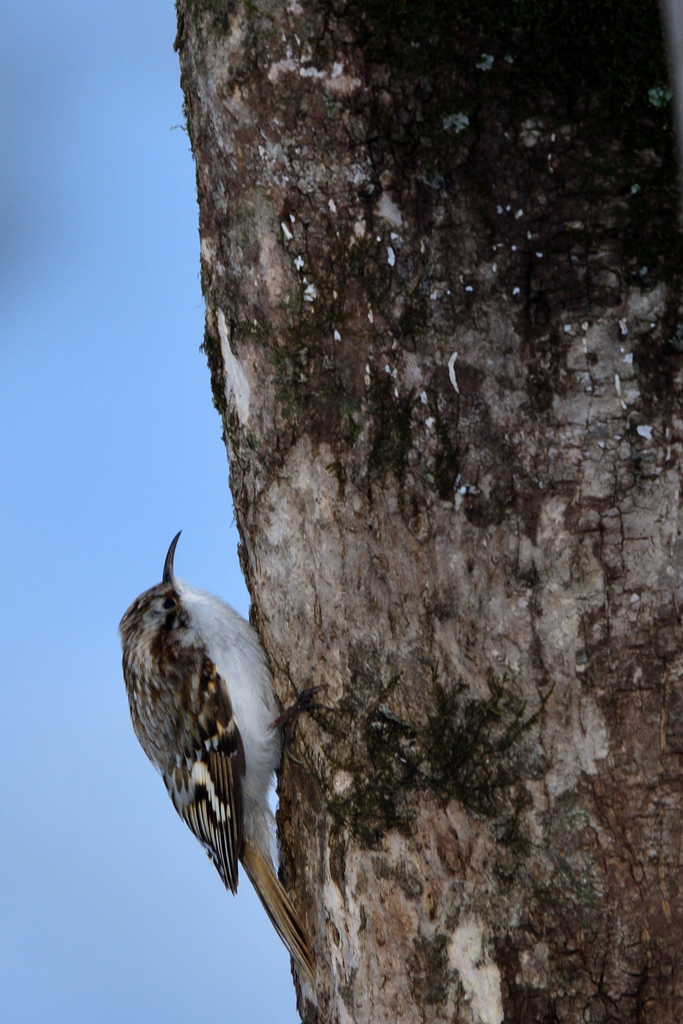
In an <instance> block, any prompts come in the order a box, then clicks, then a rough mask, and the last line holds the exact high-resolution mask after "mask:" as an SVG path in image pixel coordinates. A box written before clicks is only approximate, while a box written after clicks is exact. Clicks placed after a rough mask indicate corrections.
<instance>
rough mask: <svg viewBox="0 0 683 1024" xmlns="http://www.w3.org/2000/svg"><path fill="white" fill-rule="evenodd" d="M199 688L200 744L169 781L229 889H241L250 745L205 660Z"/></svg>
mask: <svg viewBox="0 0 683 1024" xmlns="http://www.w3.org/2000/svg"><path fill="white" fill-rule="evenodd" d="M198 682H199V686H198V688H196V687H194V688H193V689H194V694H193V696H195V697H196V700H197V702H198V703H197V707H198V712H199V713H198V716H197V730H196V743H194V744H193V745H194V749H193V750H192V751H191V752H190V751H188V757H187V762H188V763H189V766H188V767H176V768H174V769H173V770H172V771H171V772H170V773H169V774H168V775H167V776H166V777H165V779H164V781H165V782H166V786H167V789H168V791H169V793H170V796H171V799H172V800H173V804H174V806H175V809H176V810H177V812H178V814H179V815H180V817H181V818H182V819H183V821H184V822H185V823H186V824H187V825H189V827H190V828H191V829H192V831H193V832H194V834H195V835H196V837H197V839H198V840H199V841H200V843H201V844H202V846H203V847H204V849H205V850H206V852H207V853H208V855H209V857H210V858H211V860H212V861H213V863H214V865H215V866H216V869H217V870H218V873H219V874H220V876H221V878H222V879H223V882H224V884H225V886H226V888H228V889H230V891H231V892H233V893H234V892H237V880H238V864H239V858H240V857H241V855H242V847H243V842H244V839H243V834H242V823H243V817H242V778H243V776H244V767H245V766H244V749H243V747H242V737H241V736H240V733H239V729H238V728H237V724H236V722H235V719H234V717H233V713H232V706H231V704H230V698H229V697H228V694H227V690H226V687H225V685H224V683H223V681H222V679H221V677H220V676H219V675H218V672H217V671H216V666H215V665H214V664H213V662H212V661H211V660H210V659H209V658H204V660H203V663H202V666H201V673H200V678H199V681H198Z"/></svg>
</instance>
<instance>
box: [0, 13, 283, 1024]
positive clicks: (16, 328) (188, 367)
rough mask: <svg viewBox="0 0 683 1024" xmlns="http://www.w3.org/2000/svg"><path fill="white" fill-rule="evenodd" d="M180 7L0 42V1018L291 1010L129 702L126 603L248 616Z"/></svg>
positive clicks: (82, 20) (147, 1021) (87, 17)
mask: <svg viewBox="0 0 683 1024" xmlns="http://www.w3.org/2000/svg"><path fill="white" fill-rule="evenodd" d="M174 35H175V18H174V10H173V2H172V0H97V2H96V3H93V2H92V0H10V2H9V3H6V4H5V5H4V7H3V29H2V34H1V35H0V137H1V138H2V143H1V145H0V579H1V580H2V590H1V591H0V593H1V597H0V601H1V603H2V607H1V609H0V623H1V625H0V652H1V661H0V664H1V666H2V681H1V686H0V750H1V751H2V762H3V770H2V774H1V775H0V785H1V786H2V826H1V828H0V1021H2V1022H3V1024H4V1022H5V1021H7V1022H8V1024H10V1022H11V1024H109V1022H111V1024H124V1022H125V1024H136V1022H144V1024H157V1022H158V1024H188V1022H190V1021H202V1024H214V1022H215V1024H219V1022H221V1024H223V1022H226V1024H241V1022H245V1024H259V1022H264V1024H266V1022H267V1024H293V1022H294V1021H296V1020H297V1019H298V1018H297V1015H296V1011H295V1004H294V995H293V989H292V987H291V980H290V972H289V959H288V957H287V955H286V953H285V951H284V949H283V948H282V947H281V945H280V943H279V940H278V939H277V938H276V936H275V934H274V933H273V931H272V929H271V928H270V925H269V924H268V922H267V920H266V918H265V915H264V914H263V912H262V910H261V908H260V905H259V904H258V902H257V900H256V897H255V896H254V895H253V893H252V891H251V890H250V888H249V884H248V882H247V881H246V880H245V879H243V880H242V883H241V887H240V893H239V895H238V896H237V897H236V898H232V897H231V896H229V895H228V894H227V893H226V892H225V890H224V889H223V887H222V885H221V882H220V880H219V878H218V875H217V874H216V872H215V870H214V869H213V868H212V867H211V865H210V864H209V862H208V860H207V858H206V856H205V854H204V853H203V852H202V850H201V848H200V846H199V844H198V843H197V842H196V840H195V839H194V838H193V837H192V836H191V835H190V833H189V831H188V830H187V829H186V827H185V826H184V825H183V824H182V823H181V822H180V820H179V819H177V818H176V815H175V812H174V811H173V808H172V806H171V803H170V801H169V800H168V797H167V796H166V793H165V790H164V787H163V784H162V782H161V780H160V778H159V777H158V776H157V775H156V773H155V772H154V770H153V769H152V767H151V765H149V763H148V762H147V760H146V758H145V756H144V754H143V753H142V751H141V750H140V749H139V747H138V745H137V741H136V740H135V737H134V735H133V731H132V729H131V726H130V722H129V719H128V708H127V703H126V698H125V691H124V687H123V681H122V678H121V669H120V653H119V644H118V637H117V625H118V621H119V619H120V617H121V615H122V613H123V611H124V610H125V609H126V607H127V605H128V604H129V603H130V601H131V600H132V599H133V598H134V597H135V596H136V595H137V594H138V593H139V592H140V591H141V590H143V589H146V588H147V587H148V586H150V585H152V584H153V583H155V582H157V581H158V580H159V578H160V575H161V569H162V565H163V559H164V555H165V552H166V548H167V546H168V544H169V542H170V540H171V538H172V537H173V535H174V533H175V532H176V531H177V530H179V529H181V528H182V530H183V536H182V538H181V542H180V545H179V548H178V552H177V555H176V568H177V571H178V573H179V575H181V576H183V577H184V578H185V579H187V580H188V581H189V582H191V583H193V584H195V585H197V586H202V587H205V588H207V589H210V590H213V591H214V592H217V593H219V594H221V595H222V596H223V597H225V598H226V599H227V600H228V601H230V602H231V603H232V604H233V605H235V607H237V608H238V610H240V611H241V612H242V613H243V614H245V613H246V611H247V608H248V597H247V593H246V590H245V587H244V584H243V581H242V579H241V577H240V573H239V568H238V563H237V558H236V550H235V549H236V543H237V535H236V531H235V529H234V526H233V525H232V510H231V504H230V498H229V492H228V480H227V478H228V469H227V463H226V459H225V451H224V448H223V445H222V442H221V440H220V422H219V418H218V415H217V414H216V412H215V411H214V410H213V408H212V406H211V397H210V389H209V378H208V371H207V369H206V364H205V360H204V357H203V355H202V354H201V353H200V352H199V345H200V343H201V338H202V325H203V308H202V298H201V294H200V289H199V281H198V266H199V265H198V237H197V208H196V202H195V186H194V168H193V165H192V160H191V156H190V153H189V150H188V140H187V136H186V134H185V133H184V132H183V131H182V130H180V129H176V130H171V128H172V126H173V125H178V124H179V123H180V122H181V120H182V115H181V99H182V98H181V93H180V88H179V83H178V79H179V72H178V63H177V57H176V55H175V54H174V52H173V49H172V43H173V38H174Z"/></svg>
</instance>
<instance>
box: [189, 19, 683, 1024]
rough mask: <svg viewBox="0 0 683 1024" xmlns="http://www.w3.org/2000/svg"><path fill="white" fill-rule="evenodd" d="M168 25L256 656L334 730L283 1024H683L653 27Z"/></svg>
mask: <svg viewBox="0 0 683 1024" xmlns="http://www.w3.org/2000/svg"><path fill="white" fill-rule="evenodd" d="M596 12H597V13H596ZM178 14H179V33H178V40H177V47H178V49H179V52H180V57H181V65H182V78H183V86H184V90H185V97H186V107H187V118H188V128H189V132H190V136H191V140H192V146H193V150H194V155H195V159H196V165H197V187H198V194H199V210H200V233H201V252H202V281H203V289H204V295H205V298H206V337H205V349H206V352H207V356H208V359H209V364H210V367H211V371H212V382H213V395H214V401H215V404H216V406H217V408H218V410H219V411H220V413H221V415H222V418H223V423H224V429H225V439H226V444H227V447H228V453H229V458H230V467H231V486H232V492H233V497H234V504H235V515H236V518H237V523H238V526H239V530H240V535H241V539H242V544H241V557H242V566H243V569H244V573H245V576H246V580H247V584H248V586H249V590H250V593H251V596H252V600H253V617H254V621H255V623H256V625H257V626H258V628H259V630H260V633H261V636H262V638H263V641H264V644H265V646H266V649H267V651H268V654H269V656H270V659H271V662H272V666H273V670H274V674H275V678H276V684H277V687H278V691H279V694H280V696H281V698H282V700H283V702H284V703H290V702H291V700H292V699H293V697H294V694H295V692H297V691H300V690H301V689H303V688H304V687H307V686H310V685H313V684H325V685H326V686H327V691H326V693H325V702H326V703H327V704H328V705H329V707H330V708H331V709H332V710H329V711H319V712H316V713H315V714H314V715H313V717H312V718H309V719H308V720H306V721H304V722H302V723H301V728H300V732H299V737H298V741H297V744H296V751H297V754H298V756H299V757H300V758H301V760H302V762H303V764H302V765H301V766H298V765H296V764H294V763H290V762H289V761H287V762H286V763H285V765H284V768H283V772H282V777H281V780H280V814H279V826H280V830H281V840H282V849H283V854H282V860H283V864H282V871H283V878H284V880H285V882H286V884H287V887H288V888H289V890H290V892H291V893H292V898H293V900H294V902H295V903H296V905H297V906H298V907H300V908H301V912H302V915H303V918H304V919H305V922H306V926H307V928H308V930H309V932H310V935H311V940H312V943H313V945H314V948H315V954H316V960H317V964H318V975H317V981H316V985H315V988H312V987H310V986H309V985H307V984H306V983H305V982H301V981H299V983H298V984H299V988H298V991H299V1007H300V1011H301V1015H302V1019H303V1020H304V1021H305V1022H307V1024H309V1022H310V1024H312V1022H325V1024H345V1022H350V1021H354V1022H373V1024H375V1022H381V1021H387V1022H392V1024H394V1022H401V1024H403V1022H413V1021H420V1022H423V1021H442V1020H448V1021H455V1022H467V1024H469V1022H483V1024H500V1022H501V1021H503V1020H505V1021H506V1022H508V1024H510V1022H548V1024H550V1022H560V1021H561V1022H563V1024H564V1022H567V1024H570V1022H571V1024H575V1022H576V1024H578V1022H579V1021H581V1022H585V1021H614V1022H619V1024H628V1022H645V1021H647V1022H661V1024H665V1022H666V1024H670V1022H673V1021H675V1020H681V1019H683V971H682V965H681V956H682V953H681V939H682V937H683V931H682V923H683V917H682V914H683V902H682V899H681V886H680V871H681V861H682V858H683V849H682V840H681V834H682V833H681V802H682V801H681V792H682V783H683V775H682V772H681V754H682V753H683V689H682V683H681V671H682V667H683V662H682V651H683V643H682V635H681V620H680V614H679V613H680V605H681V603H682V602H683V540H682V539H681V514H680V512H679V495H680V488H681V450H682V448H681V445H682V441H683V419H682V417H681V390H682V388H683V355H682V354H681V353H682V352H683V325H681V321H683V315H681V313H680V310H679V294H680V292H679V286H680V277H681V245H680V239H679V234H678V226H677V212H676V211H677V201H678V195H677V187H676V180H675V170H674V163H673V143H672V131H671V125H670V119H669V110H668V92H667V83H666V70H665V64H664V60H663V57H662V50H661V44H660V39H659V35H660V29H659V25H658V21H657V9H656V6H655V5H653V4H652V3H649V2H647V0H624V2H621V3H616V0H614V2H608V0H606V2H605V3H603V4H600V5H593V4H591V3H590V2H589V0H574V2H571V3H570V2H569V0H551V2H549V3H547V4H543V5H538V4H537V3H535V2H534V0H519V2H518V3H516V4H505V3H502V4H501V3H500V0H496V3H493V2H491V0H482V2H481V3H479V4H476V5H472V6H468V5H467V4H466V3H465V2H464V0H452V2H447V0H425V2H421V3H418V4H415V3H414V2H413V0H359V3H358V4H357V5H355V6H352V5H350V4H347V3H345V2H344V0H338V2H334V0H328V2H325V0H289V2H288V3H284V2H282V0H280V2H275V0H263V2H261V0H259V2H258V3H251V2H246V0H244V2H240V0H178ZM598 16H599V18H600V19H601V20H600V21H598V20H596V19H597V17H598ZM602 19H604V21H603V20H602Z"/></svg>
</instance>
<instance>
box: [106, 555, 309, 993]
mask: <svg viewBox="0 0 683 1024" xmlns="http://www.w3.org/2000/svg"><path fill="white" fill-rule="evenodd" d="M178 536H179V535H178ZM178 536H176V537H175V538H174V540H173V542H172V544H171V547H170V548H169V552H168V555H167V556H166V562H165V564H164V572H163V580H162V582H161V583H160V584H158V585H157V586H155V587H152V588H151V589H150V590H147V591H145V593H144V594H141V595H140V597H138V598H137V599H136V600H135V601H134V602H133V603H132V604H131V606H130V608H129V609H128V611H127V612H126V613H125V615H124V616H123V618H122V620H121V624H120V627H119V629H120V633H121V642H122V646H123V675H124V679H125V682H126V690H127V693H128V701H129V705H130V713H131V718H132V721H133V728H134V729H135V734H136V736H137V737H138V740H139V741H140V744H141V745H142V748H143V750H144V751H145V753H146V754H147V756H148V757H149V759H150V761H151V762H152V763H153V764H154V766H155V767H156V768H157V770H158V771H159V772H160V774H161V776H162V778H163V780H164V782H165V784H166V788H167V790H168V793H169V795H170V797H171V799H172V801H173V805H174V807H175V809H176V811H177V812H178V814H179V815H180V817H181V818H182V819H183V821H185V823H186V824H187V825H188V826H189V828H190V829H191V831H192V832H193V833H194V835H195V836H196V837H197V839H198V840H199V841H200V843H201V844H202V846H203V847H204V849H205V850H206V852H207V854H208V855H209V857H210V859H211V860H212V862H213V864H214V865H215V867H216V869H217V871H218V873H219V874H220V876H221V879H222V880H223V882H224V884H225V886H226V888H228V889H229V890H230V891H231V892H233V893H235V892H236V891H237V883H238V871H239V863H240V862H241V863H242V865H243V867H244V868H245V870H246V872H247V874H248V875H249V877H250V879H251V881H252V883H253V885H254V887H255V889H256V891H257V893H258V895H259V898H260V899H261V902H262V903H263V905H264V907H265V909H266V912H267V913H268V916H269V917H270V919H271V921H272V923H273V924H274V926H275V928H276V930H277V932H278V934H279V935H280V937H281V938H282V940H283V941H284V943H285V945H286V946H287V948H288V949H289V951H290V953H291V955H292V956H293V957H294V958H295V959H296V961H297V962H298V964H299V966H300V967H301V968H302V969H303V971H304V972H305V973H306V974H307V975H308V976H309V977H310V978H312V977H313V975H314V965H313V957H312V954H311V950H310V947H309V944H308V941H307V938H306V935H305V932H304V930H303V927H302V925H301V923H300V921H299V918H298V915H297V913H296V911H295V910H294V908H293V906H292V904H291V902H290V900H289V897H288V896H287V894H286V892H285V890H284V889H283V887H282V885H281V883H280V882H279V880H278V878H277V874H276V872H275V868H274V865H273V860H272V853H271V846H272V831H273V827H274V823H273V818H272V812H271V811H270V808H269V806H268V790H269V787H270V784H271V781H272V776H273V772H274V770H275V768H276V767H277V764H278V762H279V758H280V753H281V738H280V735H279V729H273V728H272V726H273V722H274V720H275V717H276V714H277V710H278V709H277V702H276V699H275V696H274V692H273V688H272V679H271V677H270V672H269V670H268V666H267V663H266V660H265V655H264V654H263V650H262V648H261V646H260V642H259V640H258V636H257V635H256V633H255V632H254V630H253V629H252V627H251V626H250V625H249V623H247V622H246V621H245V620H244V619H242V618H241V616H239V615H238V614H237V613H236V612H235V611H234V610H233V609H232V608H230V607H229V606H228V605H225V604H224V603H223V602H222V601H220V600H219V599H218V598H215V597H212V596H211V595H210V594H205V593H203V592H202V591H196V590H193V589H192V588H190V587H188V586H187V585H186V584H184V583H183V582H182V581H180V580H177V579H176V578H175V576H174V574H173V555H174V552H175V547H176V544H177V541H178Z"/></svg>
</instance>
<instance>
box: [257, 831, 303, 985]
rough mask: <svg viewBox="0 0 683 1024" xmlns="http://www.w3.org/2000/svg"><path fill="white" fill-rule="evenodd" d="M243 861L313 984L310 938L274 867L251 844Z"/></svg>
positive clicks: (259, 894)
mask: <svg viewBox="0 0 683 1024" xmlns="http://www.w3.org/2000/svg"><path fill="white" fill-rule="evenodd" d="M241 860H242V864H243V866H244V870H245V871H246V873H247V874H248V875H249V879H250V880H251V884H252V885H253V886H254V888H255V889H256V892H257V894H258V897H259V899H260V900H261V903H262V904H263V906H264V908H265V911H266V913H267V914H268V917H269V918H270V920H271V921H272V922H273V925H274V927H275V930H276V932H277V933H278V935H279V936H280V938H281V939H282V941H283V942H284V944H285V946H286V947H287V949H288V950H289V952H290V954H291V955H292V956H293V957H294V959H295V960H296V961H297V963H298V964H299V966H300V967H301V968H302V970H303V971H304V972H305V973H306V974H307V976H308V978H309V979H310V981H313V979H314V977H315V966H314V964H313V955H312V953H311V949H310V946H309V945H308V939H307V938H306V934H305V932H304V929H303V927H302V925H301V922H300V921H299V918H298V916H297V913H296V911H295V909H294V907H293V906H292V904H291V903H290V900H289V897H288V895H287V893H286V892H285V890H284V889H283V888H282V886H281V884H280V882H279V880H278V877H277V875H276V874H275V871H274V870H273V865H272V864H271V863H270V862H269V861H268V860H267V859H266V858H265V857H264V856H263V854H262V853H261V851H260V850H259V848H258V847H257V846H256V845H254V844H252V843H249V842H248V841H245V843H244V851H243V853H242V857H241Z"/></svg>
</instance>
